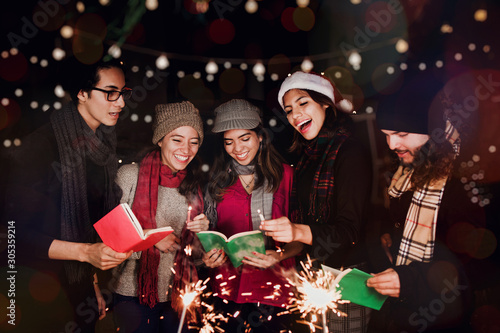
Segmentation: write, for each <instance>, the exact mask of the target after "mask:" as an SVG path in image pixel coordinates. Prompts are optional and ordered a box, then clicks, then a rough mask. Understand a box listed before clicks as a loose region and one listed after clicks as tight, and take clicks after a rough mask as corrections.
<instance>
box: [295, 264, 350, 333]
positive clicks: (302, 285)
mask: <svg viewBox="0 0 500 333" xmlns="http://www.w3.org/2000/svg"><path fill="white" fill-rule="evenodd" d="M301 265H302V268H303V270H302V271H301V272H300V274H298V273H296V274H295V278H294V279H291V280H290V279H289V280H290V283H292V284H293V285H295V288H296V290H297V293H296V296H295V297H292V299H291V304H292V305H291V306H289V308H288V309H289V311H290V312H294V311H299V312H300V313H302V315H301V318H305V317H306V316H307V315H309V314H310V315H311V320H310V321H306V320H304V321H300V323H303V324H305V325H308V326H309V328H310V329H311V331H312V332H315V331H316V328H318V329H320V328H321V327H320V326H318V325H316V324H315V323H316V322H317V319H318V318H317V315H319V314H321V315H322V317H323V318H322V319H323V330H324V332H327V331H328V328H327V327H326V313H327V312H328V311H329V310H332V311H333V312H334V313H336V314H337V315H338V316H347V315H346V314H345V313H343V312H341V311H340V310H338V304H339V303H345V302H346V301H342V300H341V293H340V291H337V290H336V288H335V283H334V280H335V276H333V274H331V273H330V272H324V271H323V270H313V269H312V263H311V260H310V259H308V261H307V263H306V264H304V263H303V262H301Z"/></svg>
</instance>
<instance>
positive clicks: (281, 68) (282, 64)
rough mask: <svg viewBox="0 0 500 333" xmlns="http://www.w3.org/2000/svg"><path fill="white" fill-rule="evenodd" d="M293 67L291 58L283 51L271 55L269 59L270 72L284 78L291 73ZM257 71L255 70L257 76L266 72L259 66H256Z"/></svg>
mask: <svg viewBox="0 0 500 333" xmlns="http://www.w3.org/2000/svg"><path fill="white" fill-rule="evenodd" d="M291 67H292V64H291V62H290V59H289V58H288V57H287V56H286V55H284V54H282V53H280V54H277V55H275V56H273V57H271V59H269V62H268V64H267V69H268V71H269V73H275V74H277V75H278V77H279V78H281V79H284V78H285V77H286V76H287V75H288V73H290V69H291ZM255 71H256V72H254V74H255V75H256V76H257V75H264V73H265V71H264V72H263V71H262V70H261V69H259V68H256V69H255Z"/></svg>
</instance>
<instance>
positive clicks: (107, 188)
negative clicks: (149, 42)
mask: <svg viewBox="0 0 500 333" xmlns="http://www.w3.org/2000/svg"><path fill="white" fill-rule="evenodd" d="M78 67H80V66H78ZM66 74H68V75H71V78H70V79H71V80H70V81H71V82H72V83H73V88H72V89H71V90H72V91H71V97H72V102H70V103H68V105H67V106H66V107H64V108H62V109H58V110H51V111H50V121H49V122H48V123H47V124H44V125H42V126H41V127H39V128H38V129H36V130H35V131H34V132H32V133H30V134H29V135H28V136H27V137H26V138H24V139H23V140H22V145H21V146H20V147H19V148H18V149H17V150H16V151H15V152H14V153H13V155H12V159H11V160H12V166H11V168H10V174H9V177H8V178H9V184H8V187H7V188H8V192H7V193H9V195H8V197H7V200H6V201H7V206H6V219H7V220H8V221H9V222H8V223H9V227H10V228H12V229H13V230H14V231H15V232H13V234H15V247H14V248H13V249H15V260H14V259H13V260H12V261H11V262H10V263H9V264H11V267H10V270H11V271H12V272H14V273H15V283H14V285H15V288H14V291H15V298H12V299H14V300H15V310H14V313H15V320H14V321H13V324H12V325H13V326H14V329H18V331H19V332H93V331H94V329H95V324H96V321H97V319H98V318H99V317H101V318H102V317H104V316H105V313H106V312H105V311H106V309H105V307H106V305H105V302H104V299H103V297H102V294H101V291H100V289H99V282H100V283H101V284H102V283H103V282H104V281H99V280H98V278H97V275H98V274H97V273H98V272H102V270H109V269H110V268H113V267H115V266H117V265H119V264H120V263H121V262H123V261H124V260H125V259H127V258H128V257H129V256H130V255H131V253H117V252H115V251H113V250H112V249H111V248H110V247H108V246H106V245H105V244H103V243H102V242H99V241H98V236H97V233H96V231H95V230H94V228H93V226H92V225H93V224H94V223H95V222H97V221H98V220H99V219H100V218H101V217H103V216H104V215H105V214H106V213H108V212H109V211H110V210H111V209H112V208H114V207H116V205H117V204H118V203H119V198H120V193H119V191H118V192H117V186H116V185H115V183H114V179H115V177H116V171H117V167H118V159H117V157H116V134H115V130H114V126H115V125H116V122H117V121H118V117H119V114H120V112H121V111H122V109H123V107H124V106H125V102H124V100H125V99H127V98H128V97H130V94H131V90H130V89H128V88H126V87H125V74H124V71H123V68H122V65H121V63H120V62H118V61H111V62H99V63H96V64H95V65H93V66H87V67H86V68H85V71H84V72H78V71H77V70H76V68H73V70H70V71H68V73H66ZM9 244H11V243H10V242H9ZM13 253H14V252H13Z"/></svg>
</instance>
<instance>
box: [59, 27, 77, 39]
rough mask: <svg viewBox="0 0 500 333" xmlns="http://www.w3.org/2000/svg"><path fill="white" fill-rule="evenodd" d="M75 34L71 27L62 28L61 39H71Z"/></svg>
mask: <svg viewBox="0 0 500 333" xmlns="http://www.w3.org/2000/svg"><path fill="white" fill-rule="evenodd" d="M73 33H74V32H73V28H72V27H71V26H69V25H64V26H62V28H61V31H60V34H61V37H62V38H64V39H70V38H71V37H73Z"/></svg>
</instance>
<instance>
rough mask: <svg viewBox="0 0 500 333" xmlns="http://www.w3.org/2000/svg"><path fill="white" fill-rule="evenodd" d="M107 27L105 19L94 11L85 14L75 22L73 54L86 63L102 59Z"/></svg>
mask: <svg viewBox="0 0 500 333" xmlns="http://www.w3.org/2000/svg"><path fill="white" fill-rule="evenodd" d="M106 34H107V28H106V22H105V21H104V19H103V18H102V17H101V16H99V15H97V14H93V13H87V14H83V15H82V16H81V17H80V18H79V19H78V21H77V22H76V24H75V36H74V38H73V54H74V56H75V58H76V59H78V60H79V61H80V62H82V63H84V64H93V63H95V62H97V61H98V60H99V59H101V57H102V55H103V52H104V46H103V43H102V42H103V40H104V38H105V37H106Z"/></svg>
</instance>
